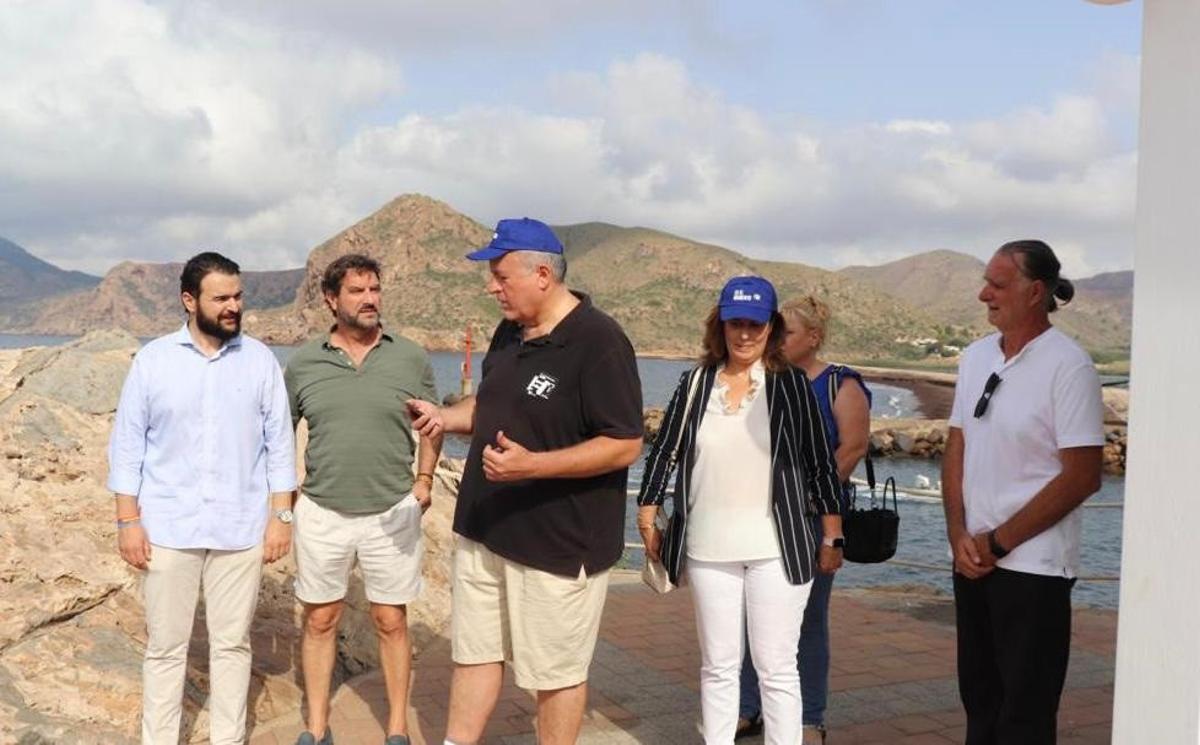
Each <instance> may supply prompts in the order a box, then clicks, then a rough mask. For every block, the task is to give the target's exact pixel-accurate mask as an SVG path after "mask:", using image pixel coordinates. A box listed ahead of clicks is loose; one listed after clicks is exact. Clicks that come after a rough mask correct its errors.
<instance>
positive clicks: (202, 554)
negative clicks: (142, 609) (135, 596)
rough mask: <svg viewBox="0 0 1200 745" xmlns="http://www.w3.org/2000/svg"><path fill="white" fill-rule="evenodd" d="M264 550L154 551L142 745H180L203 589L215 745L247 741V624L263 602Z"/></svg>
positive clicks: (157, 548) (148, 598) (149, 577)
mask: <svg viewBox="0 0 1200 745" xmlns="http://www.w3.org/2000/svg"><path fill="white" fill-rule="evenodd" d="M262 566H263V565H262V546H261V545H259V546H256V547H254V548H248V549H245V550H242V551H215V550H207V549H172V548H165V547H163V546H154V547H153V548H152V550H151V555H150V569H149V571H148V572H147V573H146V581H145V585H144V588H143V589H144V592H145V602H146V629H147V631H148V638H147V640H146V658H145V662H144V664H143V666H142V745H177V744H178V743H179V721H180V716H181V714H182V705H183V684H184V677H185V674H186V672H187V653H188V641H189V640H190V639H191V636H192V623H193V619H194V618H195V615H196V601H197V600H198V598H199V595H200V588H201V587H203V588H204V601H205V622H206V624H207V626H208V645H209V697H208V708H209V714H210V715H211V721H212V726H211V734H210V740H209V741H210V742H211V743H212V745H242V744H243V743H244V742H245V741H246V692H247V689H248V688H249V686H250V622H251V620H253V618H254V608H255V606H256V605H257V604H258V587H259V582H260V580H261V578H262Z"/></svg>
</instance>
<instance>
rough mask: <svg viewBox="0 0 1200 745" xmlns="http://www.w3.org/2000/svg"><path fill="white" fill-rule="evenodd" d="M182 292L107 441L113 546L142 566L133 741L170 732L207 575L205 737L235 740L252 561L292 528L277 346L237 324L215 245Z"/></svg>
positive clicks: (284, 541) (256, 569)
mask: <svg viewBox="0 0 1200 745" xmlns="http://www.w3.org/2000/svg"><path fill="white" fill-rule="evenodd" d="M180 300H181V302H182V303H183V306H184V308H185V310H186V311H187V314H188V320H187V323H186V324H185V325H184V326H183V328H181V329H180V330H179V331H176V332H174V333H172V334H168V335H166V336H163V337H160V338H158V339H155V340H154V341H152V342H150V343H149V344H147V345H146V346H145V347H143V348H142V349H141V351H139V352H138V354H137V356H136V357H134V360H133V366H132V368H130V371H129V375H128V377H126V379H125V386H124V388H123V389H122V391H121V400H120V403H119V404H118V406H117V416H116V420H115V422H114V423H113V431H112V438H111V441H110V443H109V474H108V488H109V489H111V490H112V491H113V492H114V493H115V494H116V513H117V544H118V549H119V550H120V553H121V557H122V558H123V559H124V560H125V561H126V562H128V563H129V564H130V565H131V566H133V567H135V568H137V569H141V570H145V572H146V575H145V584H144V593H145V604H146V627H147V631H148V635H147V641H146V657H145V662H144V665H143V681H142V682H143V693H142V743H143V745H166V744H168V743H169V744H170V745H174V744H175V743H177V742H178V741H179V723H180V714H181V705H182V701H183V685H184V677H185V673H186V668H187V648H188V641H189V639H190V638H191V632H192V620H193V616H194V614H195V610H196V599H197V597H198V596H199V592H200V588H201V586H203V589H204V597H205V621H206V623H207V626H208V636H209V648H210V652H209V659H210V663H209V666H210V689H211V690H210V695H209V709H210V714H211V721H212V725H211V735H210V742H211V743H212V744H213V745H234V744H235V743H236V744H238V745H241V743H244V742H245V739H246V693H247V689H248V687H249V683H250V622H251V620H252V618H253V616H254V608H255V606H256V605H257V603H258V588H259V582H260V580H261V577H262V565H263V563H264V561H265V562H272V561H275V560H277V559H279V558H281V557H282V556H284V555H286V554H287V552H288V550H289V548H290V546H291V540H292V534H291V520H292V513H291V507H292V499H293V492H294V491H295V488H296V467H295V443H294V441H293V434H292V426H291V413H290V411H289V410H288V402H287V391H286V389H285V387H284V383H283V374H282V372H281V371H280V368H279V363H278V362H277V361H276V359H275V355H274V354H273V353H272V352H271V350H270V349H268V348H267V347H266V346H265V345H264V344H262V343H261V342H259V341H256V340H254V339H250V338H248V337H244V336H242V335H241V320H242V283H241V277H240V270H239V268H238V265H237V264H235V263H234V262H232V261H230V260H229V259H227V258H225V257H224V256H221V255H220V254H217V253H211V252H207V253H202V254H199V255H197V256H194V257H192V259H191V260H189V261H188V263H187V264H186V265H185V266H184V268H183V273H182V275H181V276H180Z"/></svg>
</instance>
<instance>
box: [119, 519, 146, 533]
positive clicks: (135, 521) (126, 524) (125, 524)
mask: <svg viewBox="0 0 1200 745" xmlns="http://www.w3.org/2000/svg"><path fill="white" fill-rule="evenodd" d="M141 521H142V519H141V518H140V517H131V518H128V519H125V520H121V519H118V520H117V530H120V529H121V528H128V527H129V526H130V525H137V524H138V523H140V522H141Z"/></svg>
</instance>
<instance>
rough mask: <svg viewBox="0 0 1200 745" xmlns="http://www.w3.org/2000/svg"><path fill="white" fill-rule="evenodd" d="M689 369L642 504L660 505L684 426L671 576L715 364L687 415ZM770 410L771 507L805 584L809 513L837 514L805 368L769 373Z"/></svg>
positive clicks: (667, 541)
mask: <svg viewBox="0 0 1200 745" xmlns="http://www.w3.org/2000/svg"><path fill="white" fill-rule="evenodd" d="M690 375H691V371H690V370H689V371H688V372H686V373H684V374H683V376H682V377H681V378H680V379H679V385H678V386H677V387H676V388H675V394H674V395H673V396H672V397H671V403H669V404H668V405H667V410H666V413H665V414H664V415H663V422H662V428H661V429H659V431H658V437H656V438H655V439H654V444H653V445H652V446H651V447H650V454H649V455H648V456H647V457H646V468H645V473H644V475H643V476H642V487H641V490H640V492H639V493H638V505H639V506H645V505H659V504H662V503H663V500H664V498H665V496H666V487H667V484H666V481H667V476H668V474H667V469H668V467H669V466H668V464H669V462H670V459H671V449H672V448H673V447H674V446H675V442H676V440H677V439H678V436H679V428H680V427H681V426H682V427H684V430H683V441H682V443H681V444H680V454H679V462H678V464H677V466H676V476H675V493H674V505H675V509H674V512H673V513H672V516H671V521H670V523H669V525H668V527H667V531H666V534H665V535H664V536H663V544H662V549H661V550H662V559H663V563H664V564H665V565H666V568H667V573H668V575H669V576H670V577H671V581H672V582H675V583H678V582H679V575H680V573H681V571H682V569H683V562H684V556H685V555H686V551H687V549H686V547H685V546H684V543H685V537H686V536H687V511H688V492H689V489H690V487H691V478H692V466H694V465H695V463H696V454H695V447H694V445H695V442H696V433H697V432H698V431H699V430H700V422H701V420H702V419H703V418H704V410H705V409H706V408H707V407H706V403H707V402H708V397H709V395H710V394H711V393H712V389H713V384H714V382H715V381H716V377H717V369H716V368H715V367H706V368H704V369H703V370H702V371H701V378H700V381H699V384H698V385H697V389H696V397H695V400H694V401H693V402H692V408H691V411H690V413H689V415H688V420H687V422H684V421H683V410H684V408H685V407H686V403H687V394H688V382H689V376H690ZM766 393H767V411H768V412H769V417H770V423H771V424H770V426H771V514H772V516H773V517H774V522H775V534H776V536H777V537H778V539H779V546H780V549H781V554H782V558H783V567H784V571H785V573H786V574H787V578H788V582H790V583H792V584H794V585H800V584H804V583H805V582H808V581H809V580H811V579H812V578H813V576H814V575H815V573H816V568H817V548H818V547H817V539H816V536H815V534H814V532H813V527H812V521H811V520H810V519H809V516H811V515H814V514H821V515H825V514H837V513H838V512H839V509H840V508H839V505H838V492H839V489H840V487H839V486H838V479H837V465H836V464H835V462H834V458H833V451H832V450H831V449H830V448H829V442H828V440H827V439H826V436H825V426H824V424H822V422H821V412H820V409H818V408H817V400H816V397H815V396H814V395H813V391H812V387H811V386H810V385H809V383H808V378H807V377H806V376H805V374H804V371H802V370H800V369H798V368H795V367H789V368H788V369H787V371H786V372H782V373H772V372H769V371H768V372H767V375H766Z"/></svg>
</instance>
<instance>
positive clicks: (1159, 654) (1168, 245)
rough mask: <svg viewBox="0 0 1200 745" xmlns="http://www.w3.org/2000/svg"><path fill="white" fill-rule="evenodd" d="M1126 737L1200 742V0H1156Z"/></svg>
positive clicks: (1132, 452)
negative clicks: (1199, 726)
mask: <svg viewBox="0 0 1200 745" xmlns="http://www.w3.org/2000/svg"><path fill="white" fill-rule="evenodd" d="M1143 5H1144V11H1143V12H1144V19H1145V20H1144V29H1143V39H1142V93H1141V95H1142V107H1141V131H1140V135H1139V139H1140V143H1139V146H1138V150H1139V165H1138V197H1137V199H1138V207H1137V238H1136V246H1135V253H1134V272H1135V274H1134V277H1135V278H1134V291H1133V292H1134V306H1133V361H1132V383H1131V386H1130V389H1131V396H1130V426H1129V453H1128V455H1129V458H1128V463H1127V466H1128V470H1127V472H1126V478H1125V504H1126V506H1125V527H1124V538H1123V547H1122V552H1121V609H1120V620H1119V629H1118V635H1117V681H1116V700H1115V703H1114V722H1113V742H1114V743H1120V744H1122V745H1124V744H1126V743H1129V744H1133V743H1138V744H1140V743H1163V744H1164V745H1176V744H1180V743H1181V744H1184V745H1186V744H1188V743H1196V742H1200V728H1198V720H1200V489H1198V488H1197V484H1198V483H1200V473H1198V472H1200V469H1198V467H1197V466H1198V465H1200V0H1143Z"/></svg>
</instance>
